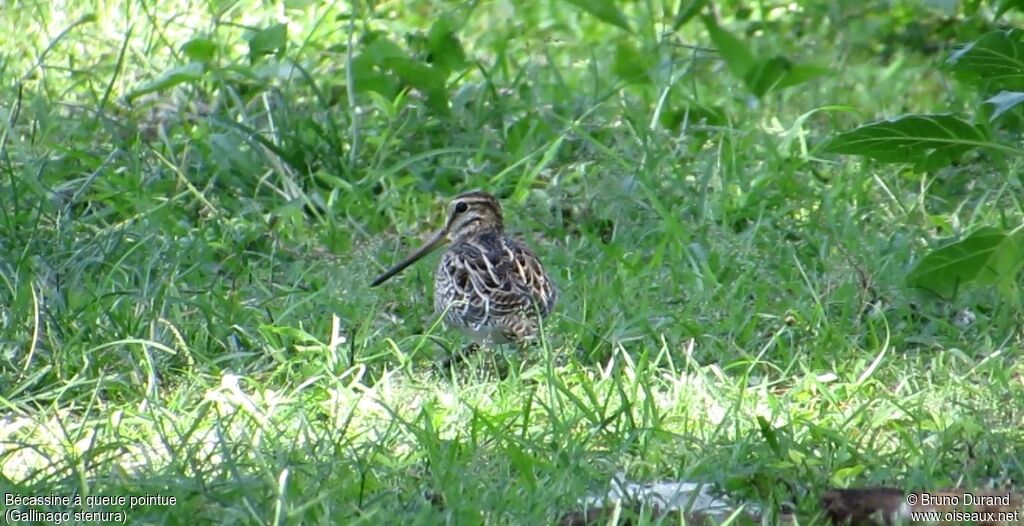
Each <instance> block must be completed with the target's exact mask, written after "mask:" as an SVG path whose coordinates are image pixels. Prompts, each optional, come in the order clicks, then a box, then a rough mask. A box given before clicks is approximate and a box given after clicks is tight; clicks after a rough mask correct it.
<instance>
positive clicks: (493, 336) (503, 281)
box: [370, 192, 558, 345]
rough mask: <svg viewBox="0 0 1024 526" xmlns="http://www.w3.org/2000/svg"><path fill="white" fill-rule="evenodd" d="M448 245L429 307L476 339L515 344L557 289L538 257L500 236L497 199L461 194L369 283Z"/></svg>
mask: <svg viewBox="0 0 1024 526" xmlns="http://www.w3.org/2000/svg"><path fill="white" fill-rule="evenodd" d="M447 242H451V245H450V246H449V247H448V249H447V250H445V251H444V254H443V255H442V256H441V263H440V264H439V265H438V267H437V272H436V273H435V274H434V310H436V311H437V312H438V314H442V315H443V316H444V321H445V323H447V324H448V325H450V326H452V327H455V328H457V329H459V330H461V331H462V332H463V333H465V334H466V335H468V336H469V337H471V338H472V339H473V340H474V342H475V343H477V344H483V345H488V344H503V343H517V342H523V341H525V340H529V339H530V338H532V337H533V336H534V335H536V333H537V327H538V321H539V318H541V317H544V316H547V315H548V313H550V312H551V309H552V308H554V306H555V299H556V298H557V296H558V292H557V291H556V290H555V287H554V284H552V283H551V279H550V278H548V275H547V273H546V272H545V271H544V267H543V266H542V265H541V263H540V260H539V259H537V256H536V255H534V254H533V252H531V251H530V249H528V248H526V246H525V245H523V244H522V243H520V242H519V241H516V240H515V239H512V238H510V237H508V236H506V235H505V231H504V224H503V222H502V216H501V205H500V204H498V200H497V199H495V198H494V197H493V196H491V195H490V194H487V193H484V192H470V193H467V194H462V195H460V196H458V197H456V198H455V199H453V200H452V202H451V204H449V205H448V220H447V221H446V222H445V225H444V227H443V228H441V230H438V231H437V233H435V234H434V235H433V236H432V237H431V238H430V239H429V240H428V241H427V242H426V243H424V244H423V246H421V247H420V248H419V249H417V250H416V251H415V252H413V253H412V254H411V255H410V256H409V257H407V258H405V259H404V260H402V262H401V263H399V264H397V265H395V266H394V267H392V268H391V269H390V270H388V271H387V272H385V273H383V274H381V275H380V277H378V278H377V279H375V280H373V283H372V284H371V285H370V286H372V287H376V286H377V285H380V284H381V283H384V282H385V281H387V280H388V279H390V278H391V277H392V276H394V275H395V274H398V273H399V272H401V271H402V270H403V269H405V268H406V267H408V266H409V265H411V264H413V263H415V262H416V261H417V260H419V259H420V258H422V257H423V256H425V255H427V254H429V253H430V252H431V251H433V250H434V249H436V248H438V247H440V246H441V245H443V244H445V243H447Z"/></svg>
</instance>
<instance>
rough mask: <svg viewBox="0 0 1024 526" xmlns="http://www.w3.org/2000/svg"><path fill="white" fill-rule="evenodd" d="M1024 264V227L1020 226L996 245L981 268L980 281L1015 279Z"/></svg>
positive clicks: (992, 281) (994, 282) (988, 282)
mask: <svg viewBox="0 0 1024 526" xmlns="http://www.w3.org/2000/svg"><path fill="white" fill-rule="evenodd" d="M1022 266H1024V228H1018V229H1017V230H1016V231H1014V232H1010V233H1008V234H1007V235H1006V239H1004V240H1003V242H1002V243H1000V244H999V246H998V247H996V250H995V251H994V252H993V253H992V258H991V259H989V261H988V264H986V265H985V267H984V268H983V269H981V273H980V274H979V275H978V281H980V282H981V283H986V284H1001V283H1004V282H1007V281H1013V280H1014V278H1016V276H1017V273H1018V272H1020V269H1021V268H1022Z"/></svg>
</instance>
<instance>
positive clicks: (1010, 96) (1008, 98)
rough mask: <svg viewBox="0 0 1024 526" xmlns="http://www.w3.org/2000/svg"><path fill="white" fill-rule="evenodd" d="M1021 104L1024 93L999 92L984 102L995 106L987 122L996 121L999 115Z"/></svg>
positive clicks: (1023, 99)
mask: <svg viewBox="0 0 1024 526" xmlns="http://www.w3.org/2000/svg"><path fill="white" fill-rule="evenodd" d="M1022 102H1024V92H1021V91H1000V92H999V93H998V94H996V95H995V96H993V97H992V98H990V99H988V100H986V101H985V104H991V105H993V106H995V108H993V110H992V116H991V117H989V121H994V120H996V119H998V118H999V116H1000V115H1002V114H1004V113H1006V112H1007V111H1010V110H1012V109H1013V108H1015V107H1017V105H1019V104H1020V103H1022Z"/></svg>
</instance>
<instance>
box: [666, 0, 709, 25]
mask: <svg viewBox="0 0 1024 526" xmlns="http://www.w3.org/2000/svg"><path fill="white" fill-rule="evenodd" d="M707 5H708V0H680V2H679V11H678V12H677V13H676V19H675V20H673V21H672V31H678V30H679V28H680V27H683V24H686V23H687V22H689V21H690V20H692V19H693V17H695V16H697V15H698V14H700V12H701V11H702V10H703V9H704V8H705V7H706V6H707Z"/></svg>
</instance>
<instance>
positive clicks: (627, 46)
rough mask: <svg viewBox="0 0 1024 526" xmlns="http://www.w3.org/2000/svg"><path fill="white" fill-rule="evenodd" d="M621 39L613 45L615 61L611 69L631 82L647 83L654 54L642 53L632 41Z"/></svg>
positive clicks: (649, 79) (652, 65)
mask: <svg viewBox="0 0 1024 526" xmlns="http://www.w3.org/2000/svg"><path fill="white" fill-rule="evenodd" d="M631 40H632V39H623V40H622V41H620V42H619V44H618V45H617V46H615V62H614V63H613V64H612V71H614V72H615V74H616V75H618V76H619V78H621V79H622V80H625V81H626V82H631V83H649V82H650V81H651V78H650V70H651V68H652V67H654V65H655V64H654V62H653V61H654V60H655V58H654V57H655V56H656V55H655V54H653V53H643V52H641V51H640V50H638V49H637V48H636V47H635V46H634V45H633V43H632V41H631Z"/></svg>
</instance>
